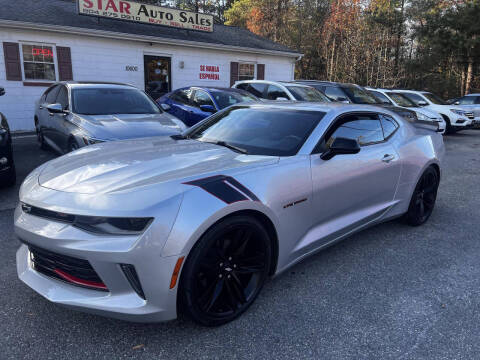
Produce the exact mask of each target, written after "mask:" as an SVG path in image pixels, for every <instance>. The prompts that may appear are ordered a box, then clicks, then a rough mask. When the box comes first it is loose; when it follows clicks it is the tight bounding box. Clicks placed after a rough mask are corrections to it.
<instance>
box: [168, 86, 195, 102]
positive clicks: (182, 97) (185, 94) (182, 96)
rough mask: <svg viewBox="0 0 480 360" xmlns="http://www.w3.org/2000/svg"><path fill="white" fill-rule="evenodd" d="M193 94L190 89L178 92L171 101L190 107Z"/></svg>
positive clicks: (172, 96)
mask: <svg viewBox="0 0 480 360" xmlns="http://www.w3.org/2000/svg"><path fill="white" fill-rule="evenodd" d="M191 94H192V90H190V89H182V90H177V91H175V92H174V93H173V94H172V95H171V96H170V99H172V100H173V101H176V102H179V103H181V104H186V105H190V95H191Z"/></svg>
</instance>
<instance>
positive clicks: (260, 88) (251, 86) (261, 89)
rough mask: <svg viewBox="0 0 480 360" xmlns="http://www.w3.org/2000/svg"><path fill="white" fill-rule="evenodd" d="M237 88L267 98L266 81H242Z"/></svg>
mask: <svg viewBox="0 0 480 360" xmlns="http://www.w3.org/2000/svg"><path fill="white" fill-rule="evenodd" d="M236 88H237V89H240V90H245V91H248V92H249V93H250V94H252V95H255V96H256V97H258V98H260V99H266V88H267V85H266V84H264V83H241V84H238V85H237V86H236Z"/></svg>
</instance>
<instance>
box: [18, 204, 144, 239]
mask: <svg viewBox="0 0 480 360" xmlns="http://www.w3.org/2000/svg"><path fill="white" fill-rule="evenodd" d="M22 210H23V212H25V213H27V214H30V215H32V216H38V217H41V218H44V219H49V220H53V221H59V222H63V223H67V224H70V225H72V226H74V227H76V228H79V229H82V230H85V231H89V232H92V233H95V234H100V235H138V234H141V233H143V232H144V231H145V229H146V228H147V227H148V226H149V225H150V224H151V222H152V221H153V218H150V217H149V218H136V217H134V218H125V217H101V216H83V215H73V214H65V213H62V212H58V211H52V210H46V209H42V208H38V207H36V206H30V205H28V204H25V203H22Z"/></svg>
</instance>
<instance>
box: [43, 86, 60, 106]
mask: <svg viewBox="0 0 480 360" xmlns="http://www.w3.org/2000/svg"><path fill="white" fill-rule="evenodd" d="M58 90H60V86H59V85H56V86H54V87H53V88H52V89H51V90H49V91H48V93H47V96H46V98H45V102H46V103H47V104H54V103H55V100H56V99H57V94H58Z"/></svg>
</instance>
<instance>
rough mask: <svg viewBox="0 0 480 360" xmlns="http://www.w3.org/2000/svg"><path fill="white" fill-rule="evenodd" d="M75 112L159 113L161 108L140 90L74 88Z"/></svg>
mask: <svg viewBox="0 0 480 360" xmlns="http://www.w3.org/2000/svg"><path fill="white" fill-rule="evenodd" d="M72 106H73V112H74V113H77V114H82V115H112V114H158V113H160V112H161V111H160V109H159V108H158V107H157V105H155V103H154V102H153V101H152V100H150V98H149V97H148V96H147V95H146V94H145V93H143V92H142V91H140V90H137V89H133V88H132V89H124V88H84V89H82V88H79V89H72Z"/></svg>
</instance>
